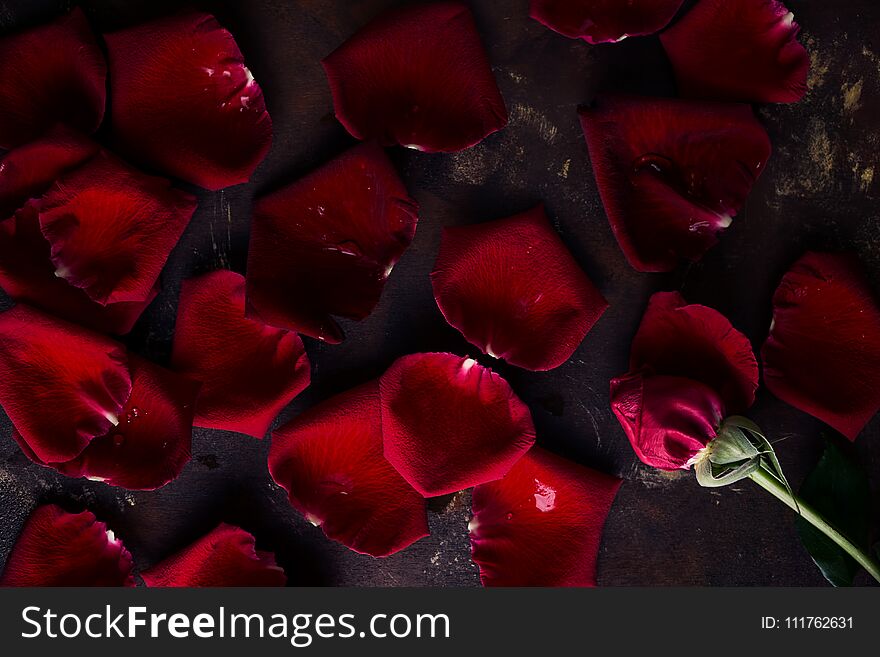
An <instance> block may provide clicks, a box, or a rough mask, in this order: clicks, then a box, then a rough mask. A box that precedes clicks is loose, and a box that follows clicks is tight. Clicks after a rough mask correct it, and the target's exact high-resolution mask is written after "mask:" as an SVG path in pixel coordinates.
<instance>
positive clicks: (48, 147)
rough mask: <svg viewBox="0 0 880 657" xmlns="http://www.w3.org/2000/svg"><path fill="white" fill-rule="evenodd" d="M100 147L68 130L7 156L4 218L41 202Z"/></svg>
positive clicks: (1, 203)
mask: <svg viewBox="0 0 880 657" xmlns="http://www.w3.org/2000/svg"><path fill="white" fill-rule="evenodd" d="M99 150H100V146H98V144H96V143H95V142H93V141H92V140H91V139H88V138H86V137H83V136H82V135H80V134H79V133H78V132H75V131H73V130H71V129H69V128H66V127H64V126H61V125H59V126H55V127H54V128H52V129H51V130H49V131H48V132H47V133H46V134H45V135H43V136H42V137H41V138H40V139H37V140H36V141H33V142H31V143H29V144H25V145H24V146H19V147H18V148H16V149H14V150H12V151H10V152H9V153H7V154H6V155H5V156H4V157H3V159H2V160H0V217H4V218H5V217H8V216H11V215H12V214H13V213H14V212H15V211H16V210H18V209H19V208H21V207H22V206H23V205H24V204H25V203H27V201H28V200H30V199H32V198H38V197H40V196H42V195H43V193H44V192H45V191H47V190H48V189H49V187H51V186H52V183H54V182H55V180H56V179H57V178H58V177H59V176H61V174H63V173H64V172H65V171H69V170H70V169H73V168H75V167H77V166H79V165H81V164H83V163H84V162H86V161H87V160H89V159H91V158H92V157H93V156H94V155H95V154H96V153H97V152H98V151H99Z"/></svg>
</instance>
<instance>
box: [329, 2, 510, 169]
mask: <svg viewBox="0 0 880 657" xmlns="http://www.w3.org/2000/svg"><path fill="white" fill-rule="evenodd" d="M323 64H324V71H325V72H326V73H327V79H328V80H329V82H330V90H331V91H332V93H333V106H334V108H335V110H336V118H338V119H339V121H340V122H341V123H342V124H343V125H344V126H345V127H346V129H347V130H348V131H349V132H350V133H351V134H352V135H353V136H355V137H357V138H358V139H378V140H379V141H380V142H381V143H382V144H383V145H386V146H390V145H392V144H400V145H401V146H406V147H408V148H413V149H416V150H420V151H428V152H435V151H445V152H451V151H459V150H462V149H464V148H468V147H470V146H473V145H474V144H477V143H479V142H480V141H482V140H483V139H484V138H485V137H487V136H488V135H490V134H492V133H493V132H495V131H497V130H500V129H501V128H503V127H504V126H505V125H507V109H506V108H505V106H504V99H503V98H502V97H501V92H500V91H499V90H498V85H497V84H496V82H495V78H494V76H493V75H492V69H491V67H490V65H489V60H488V59H487V57H486V52H485V50H484V49H483V44H482V43H481V42H480V36H479V34H478V33H477V28H476V25H475V24H474V19H473V16H472V15H471V12H470V9H468V7H467V6H466V5H465V4H463V3H461V2H433V3H429V4H415V5H412V4H411V5H407V6H404V7H401V8H399V9H394V10H392V11H390V12H389V13H386V14H384V15H383V16H381V17H379V18H378V19H376V20H375V21H373V22H372V23H370V24H369V25H367V26H366V27H365V28H363V29H361V30H360V31H359V32H358V33H357V34H355V35H354V36H352V37H351V38H350V39H349V40H348V41H346V42H345V43H344V44H343V45H342V46H340V47H339V48H338V49H337V50H335V51H334V52H333V53H331V54H330V55H329V56H328V57H327V58H326V59H325V60H324V62H323Z"/></svg>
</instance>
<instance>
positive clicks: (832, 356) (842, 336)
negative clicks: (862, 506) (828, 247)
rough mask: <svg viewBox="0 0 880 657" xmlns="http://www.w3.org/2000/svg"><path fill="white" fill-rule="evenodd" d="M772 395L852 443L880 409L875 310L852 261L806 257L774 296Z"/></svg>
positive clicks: (879, 334)
mask: <svg viewBox="0 0 880 657" xmlns="http://www.w3.org/2000/svg"><path fill="white" fill-rule="evenodd" d="M761 356H762V357H763V360H764V383H765V384H766V385H767V388H769V390H770V392H772V393H773V394H774V395H776V396H777V397H779V398H780V399H782V400H783V401H784V402H786V403H789V404H791V405H792V406H794V407H795V408H799V409H800V410H802V411H804V412H806V413H809V414H810V415H813V416H815V417H817V418H819V419H820V420H822V421H823V422H825V423H826V424H829V425H831V426H832V427H834V428H835V429H836V430H837V431H839V432H840V433H842V434H843V435H845V436H846V437H847V438H849V439H850V440H855V439H856V436H858V435H859V433H860V432H861V431H862V429H863V428H864V426H865V424H867V422H868V421H869V420H870V419H871V418H872V417H873V416H874V415H875V414H876V413H877V411H878V410H880V306H878V303H877V299H876V297H875V296H874V294H873V292H872V290H871V287H870V286H869V284H868V282H867V280H866V279H865V276H864V274H863V272H862V269H861V267H860V266H859V264H858V262H857V261H856V260H855V259H854V258H853V257H851V256H848V255H843V254H831V253H807V254H806V255H805V256H803V257H802V258H801V259H800V260H798V261H797V262H796V263H795V264H794V266H793V267H792V268H791V270H790V271H789V272H788V273H787V274H786V275H785V277H784V278H783V279H782V283H781V284H780V285H779V288H778V289H777V290H776V294H775V295H774V296H773V324H772V325H771V327H770V336H769V337H768V338H767V342H765V343H764V348H763V350H762V352H761Z"/></svg>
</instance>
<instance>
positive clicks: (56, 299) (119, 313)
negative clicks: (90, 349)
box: [0, 205, 159, 335]
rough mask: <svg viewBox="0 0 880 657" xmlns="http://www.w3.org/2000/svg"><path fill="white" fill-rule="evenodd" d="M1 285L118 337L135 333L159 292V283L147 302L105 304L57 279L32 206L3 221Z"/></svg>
mask: <svg viewBox="0 0 880 657" xmlns="http://www.w3.org/2000/svg"><path fill="white" fill-rule="evenodd" d="M0 287H2V288H3V289H4V290H5V291H6V293H7V294H8V295H9V296H11V297H12V298H13V299H15V300H16V301H20V302H22V303H27V304H30V305H32V306H34V307H36V308H40V309H41V310H45V311H46V312H49V313H51V314H53V315H55V316H57V317H61V318H64V319H67V320H70V321H71V322H75V323H77V324H80V325H82V326H85V327H86V328H90V329H93V330H95V331H99V332H101V333H115V334H117V335H124V334H125V333H128V332H129V331H131V329H132V327H133V326H134V323H135V322H136V321H137V320H138V318H139V317H140V316H141V314H143V312H144V310H145V309H146V307H147V306H148V305H149V304H150V302H152V301H153V299H154V298H155V297H156V295H157V294H158V293H159V287H158V284H157V285H156V286H155V287H154V288H153V289H152V290H151V292H150V294H149V296H148V297H147V298H146V299H145V300H144V301H131V302H128V301H123V302H120V303H111V304H107V305H105V306H102V305H101V304H99V303H96V302H95V301H92V300H91V299H90V298H89V295H87V294H86V293H85V292H84V291H83V290H81V289H80V288H78V287H73V286H72V285H70V284H68V283H67V281H65V280H64V279H62V278H59V277H57V276H56V275H55V266H54V265H53V264H52V261H51V260H50V249H49V243H48V242H47V241H46V238H45V237H43V233H42V232H41V231H40V222H39V216H38V213H37V209H36V206H35V205H28V206H26V207H24V208H22V209H21V210H19V211H18V213H16V215H15V216H13V217H10V218H9V219H7V220H6V221H2V222H0Z"/></svg>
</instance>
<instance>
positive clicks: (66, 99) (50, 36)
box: [0, 8, 107, 148]
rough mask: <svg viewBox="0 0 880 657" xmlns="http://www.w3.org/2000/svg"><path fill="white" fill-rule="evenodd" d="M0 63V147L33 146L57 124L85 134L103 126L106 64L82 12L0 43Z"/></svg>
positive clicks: (72, 13)
mask: <svg viewBox="0 0 880 657" xmlns="http://www.w3.org/2000/svg"><path fill="white" fill-rule="evenodd" d="M0 61H2V62H5V65H4V66H3V67H2V68H0V148H12V147H14V146H18V145H19V144H23V143H26V142H28V141H31V140H32V139H34V138H36V137H38V136H39V135H40V134H41V133H42V132H44V131H45V130H47V129H49V128H51V127H52V126H53V125H54V124H55V123H66V124H68V125H71V126H74V127H75V128H78V129H79V130H82V131H84V132H94V131H95V130H96V129H97V127H98V126H99V125H100V124H101V119H102V118H103V116H104V103H105V101H106V79H107V64H106V62H105V61H104V55H103V54H102V53H101V49H100V48H99V47H98V43H97V41H96V40H95V37H94V35H93V34H92V31H91V28H90V27H89V24H88V22H87V21H86V18H85V16H84V15H83V13H82V11H81V10H80V9H79V8H74V9H73V10H72V11H71V12H70V13H69V14H67V15H66V16H61V17H59V18H57V19H56V20H55V21H53V22H52V23H49V24H47V25H41V26H39V27H35V28H33V29H30V30H28V31H26V32H21V33H19V34H14V35H11V36H6V37H3V38H0ZM13 62H14V63H13Z"/></svg>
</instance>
